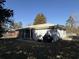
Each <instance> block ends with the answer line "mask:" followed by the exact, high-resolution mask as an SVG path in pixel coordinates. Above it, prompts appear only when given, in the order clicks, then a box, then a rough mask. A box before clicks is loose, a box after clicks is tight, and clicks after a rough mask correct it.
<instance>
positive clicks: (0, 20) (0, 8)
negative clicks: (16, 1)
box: [0, 0, 13, 37]
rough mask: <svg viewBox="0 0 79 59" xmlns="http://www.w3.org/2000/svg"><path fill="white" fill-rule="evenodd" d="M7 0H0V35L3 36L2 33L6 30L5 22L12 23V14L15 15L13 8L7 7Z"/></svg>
mask: <svg viewBox="0 0 79 59" xmlns="http://www.w3.org/2000/svg"><path fill="white" fill-rule="evenodd" d="M4 2H6V1H5V0H0V37H2V36H3V35H2V33H3V32H4V31H5V28H4V27H5V24H11V23H12V20H11V16H13V10H10V9H7V8H5V7H4V6H5V4H4Z"/></svg>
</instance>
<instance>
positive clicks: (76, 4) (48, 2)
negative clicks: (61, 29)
mask: <svg viewBox="0 0 79 59" xmlns="http://www.w3.org/2000/svg"><path fill="white" fill-rule="evenodd" d="M5 5H6V7H7V8H10V9H12V10H14V17H13V19H14V20H15V21H17V22H19V21H21V22H22V23H23V26H27V25H29V24H32V23H33V22H34V19H35V17H36V15H37V14H38V13H43V14H44V15H45V17H46V19H47V22H48V23H52V24H61V25H64V24H65V23H66V20H67V19H68V17H69V16H70V15H74V16H75V17H76V19H79V18H78V17H79V0H6V2H5Z"/></svg>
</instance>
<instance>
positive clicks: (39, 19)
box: [33, 13, 46, 25]
mask: <svg viewBox="0 0 79 59" xmlns="http://www.w3.org/2000/svg"><path fill="white" fill-rule="evenodd" d="M44 23H46V17H45V16H44V15H43V13H39V14H37V16H36V18H35V20H34V23H33V24H34V25H37V24H44Z"/></svg>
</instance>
